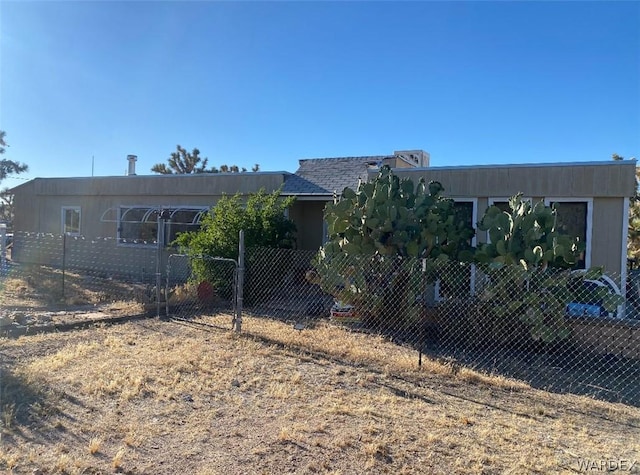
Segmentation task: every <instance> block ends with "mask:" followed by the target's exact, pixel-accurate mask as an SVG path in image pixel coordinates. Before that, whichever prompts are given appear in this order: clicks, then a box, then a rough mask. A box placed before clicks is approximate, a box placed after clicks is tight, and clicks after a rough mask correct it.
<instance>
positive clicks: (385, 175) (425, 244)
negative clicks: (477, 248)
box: [316, 166, 474, 326]
mask: <svg viewBox="0 0 640 475" xmlns="http://www.w3.org/2000/svg"><path fill="white" fill-rule="evenodd" d="M443 190H444V188H443V186H442V185H441V184H440V183H438V182H431V183H429V184H427V183H425V181H424V180H420V181H419V182H418V184H417V185H416V184H414V182H413V181H412V180H410V179H402V180H401V179H400V178H399V177H398V176H396V175H395V174H394V173H393V172H392V171H391V169H390V168H389V167H388V166H387V167H383V168H382V169H381V170H380V172H379V174H378V176H377V178H376V179H375V180H374V181H372V182H361V183H360V184H359V185H358V187H357V189H356V190H352V189H350V188H345V189H344V191H343V192H342V194H341V195H340V196H336V197H335V199H334V202H333V203H330V204H328V205H327V206H326V208H325V219H326V221H327V225H328V233H329V241H328V242H327V243H326V244H325V245H324V246H323V247H322V249H321V250H320V252H319V255H318V258H317V260H316V270H317V271H318V274H319V275H320V277H321V286H322V287H323V289H324V290H325V291H326V292H329V293H331V294H332V295H334V297H335V298H336V299H337V300H340V301H341V302H344V303H349V304H351V305H355V306H357V307H358V308H359V309H360V311H361V312H362V313H365V314H367V315H368V316H369V317H371V318H372V319H374V320H376V322H375V323H376V324H378V325H382V324H383V323H385V324H389V325H395V326H398V325H400V326H401V325H403V324H405V323H406V322H407V321H408V320H411V319H412V318H414V317H415V315H414V314H415V309H414V308H413V307H412V306H413V304H414V303H415V301H416V296H417V295H418V294H419V293H421V292H424V290H423V287H421V286H420V282H419V281H420V279H422V274H421V273H420V270H419V268H418V269H416V267H418V266H419V265H420V262H419V260H418V258H423V259H426V260H427V261H429V262H430V265H429V268H430V269H433V268H434V266H435V264H434V263H436V262H445V261H450V260H466V261H470V260H472V258H473V253H472V249H471V247H470V245H469V243H470V241H471V237H472V236H473V234H474V231H473V229H471V228H469V227H467V226H465V225H464V223H461V222H459V221H458V220H456V219H455V213H454V203H453V201H452V200H450V199H447V198H444V197H443V196H442V192H443ZM385 312H386V313H385ZM383 314H385V315H384V318H383Z"/></svg>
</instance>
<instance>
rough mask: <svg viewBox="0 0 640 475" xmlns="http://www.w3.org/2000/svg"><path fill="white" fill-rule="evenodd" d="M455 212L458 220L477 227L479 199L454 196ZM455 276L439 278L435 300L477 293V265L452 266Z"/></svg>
mask: <svg viewBox="0 0 640 475" xmlns="http://www.w3.org/2000/svg"><path fill="white" fill-rule="evenodd" d="M453 201H454V204H453V205H454V213H455V218H456V222H463V223H465V224H466V225H467V226H469V228H471V229H474V230H475V229H476V223H477V221H478V200H477V199H476V198H467V199H465V198H453ZM469 245H470V246H475V245H476V236H475V235H474V236H473V237H472V238H471V239H470V240H469ZM449 270H450V271H451V272H453V273H452V274H451V276H454V275H455V277H453V278H450V279H447V278H443V279H439V280H438V281H436V283H435V300H436V302H439V301H442V300H443V299H445V298H454V297H455V296H459V295H463V294H466V295H467V296H472V295H475V290H476V267H475V265H473V264H472V265H463V266H460V267H454V266H452V267H451V268H450V269H449Z"/></svg>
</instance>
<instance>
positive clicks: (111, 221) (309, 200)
mask: <svg viewBox="0 0 640 475" xmlns="http://www.w3.org/2000/svg"><path fill="white" fill-rule="evenodd" d="M133 158H135V157H133ZM429 160H430V157H429V154H428V153H426V152H423V151H421V150H409V151H398V152H394V153H393V154H392V155H380V156H366V157H339V158H316V159H303V160H300V162H299V168H298V170H297V171H296V172H295V173H290V172H284V171H278V172H249V173H218V174H193V175H146V176H141V175H136V174H135V169H134V168H133V167H132V166H131V165H132V163H134V160H133V159H132V158H131V157H129V164H130V168H129V174H128V175H126V176H119V177H83V178H36V179H34V180H31V181H29V182H27V183H24V184H22V185H20V186H17V187H15V188H14V189H13V192H14V195H15V198H14V203H15V219H14V230H15V232H16V242H15V243H14V251H13V252H14V258H15V259H16V260H19V259H21V258H23V259H25V260H27V261H33V260H37V261H38V262H42V263H51V264H55V262H56V259H58V258H57V257H55V256H54V257H51V256H49V257H47V253H46V252H45V251H43V250H39V251H37V253H38V256H39V257H37V259H36V258H35V257H34V255H33V252H35V250H31V254H30V257H29V258H28V259H27V256H28V254H29V252H30V250H29V249H27V246H21V245H20V243H19V242H18V235H19V233H32V234H33V233H36V234H43V233H44V234H51V235H58V236H60V235H67V236H70V237H76V238H77V237H82V238H83V239H92V240H95V239H98V238H102V239H106V240H108V246H110V249H117V254H113V253H111V255H113V256H116V255H117V258H115V257H114V258H111V259H109V265H111V266H114V267H115V266H116V263H115V262H114V259H115V261H117V262H118V263H120V264H122V263H127V264H128V265H131V266H132V267H135V266H140V265H142V266H146V267H147V268H148V267H149V266H151V265H152V264H151V262H152V261H153V259H154V258H155V255H156V254H155V250H156V249H157V248H158V245H157V239H156V238H157V236H158V228H157V222H158V216H159V215H160V214H162V213H164V215H163V216H164V217H166V218H168V219H169V220H168V223H169V225H168V227H167V229H166V230H165V233H166V234H167V235H166V236H164V238H161V239H164V242H170V241H171V239H172V238H173V236H175V234H176V233H177V232H180V231H184V230H188V229H195V226H196V225H197V223H198V221H199V218H200V216H201V215H202V213H204V212H206V210H208V209H209V208H210V207H211V206H212V205H213V204H215V202H216V201H217V200H218V199H219V198H220V197H221V196H222V195H223V194H235V193H241V194H247V193H250V192H255V191H257V190H259V189H261V188H262V189H264V190H265V191H267V192H271V191H273V190H277V189H279V188H281V189H282V194H283V195H286V196H295V197H296V202H295V203H294V205H293V206H292V208H291V209H290V212H289V213H290V214H289V216H290V217H291V218H292V220H293V221H294V222H295V223H296V225H297V228H298V234H297V245H298V247H299V248H300V249H317V248H318V247H319V246H320V245H321V244H322V243H323V240H324V239H325V236H326V227H325V224H324V220H323V209H324V206H325V204H326V203H327V202H328V201H330V200H332V199H333V197H334V194H335V193H338V194H339V193H341V192H342V190H343V189H344V188H345V187H347V186H348V187H352V188H355V187H357V185H358V181H359V180H365V181H366V180H368V179H371V178H373V177H375V175H376V173H377V171H378V169H379V167H380V166H382V165H384V164H388V165H390V166H391V167H392V168H394V170H395V172H396V173H397V174H398V175H399V176H401V177H407V178H411V179H413V180H414V181H416V182H417V180H418V179H419V178H421V177H423V178H425V179H426V180H427V181H430V180H437V181H439V182H441V183H442V184H443V186H444V188H445V195H447V196H449V197H451V198H452V199H454V201H455V202H456V204H457V206H459V207H460V208H462V209H464V210H465V214H466V215H467V216H468V220H469V224H470V225H473V226H475V224H476V223H477V221H478V220H479V219H480V217H481V216H482V215H483V213H484V211H485V210H486V209H487V207H488V206H490V205H491V204H497V205H499V206H506V201H507V199H508V198H509V197H510V196H512V195H514V194H516V193H523V195H524V197H526V198H530V199H532V200H533V201H538V200H544V201H545V202H546V203H556V204H557V207H558V210H559V211H558V213H559V219H560V221H561V223H562V224H563V225H564V226H565V227H566V228H567V230H568V231H569V232H571V233H573V234H576V235H578V236H580V237H581V238H582V239H584V240H585V241H586V245H587V250H586V253H585V257H584V265H585V266H587V267H588V266H591V265H603V266H605V268H606V269H607V270H608V271H610V272H612V273H613V274H616V275H620V276H621V279H620V280H619V281H618V284H620V285H621V286H622V289H623V291H624V282H625V278H626V277H625V276H626V245H627V226H628V209H629V199H630V197H632V196H633V195H634V193H635V187H636V183H635V168H636V162H635V160H624V161H613V160H608V161H602V162H582V163H550V164H517V165H491V166H489V165H482V166H455V167H431V166H430V164H429ZM486 239H487V236H486V234H485V233H482V232H478V233H477V235H476V238H475V240H476V243H480V242H485V241H486ZM104 245H105V246H107V244H104ZM142 250H146V251H145V252H142V253H141V251H142ZM143 255H148V256H150V257H148V258H143V257H141V256H143ZM140 259H144V262H143V263H141V262H140ZM105 265H106V264H105Z"/></svg>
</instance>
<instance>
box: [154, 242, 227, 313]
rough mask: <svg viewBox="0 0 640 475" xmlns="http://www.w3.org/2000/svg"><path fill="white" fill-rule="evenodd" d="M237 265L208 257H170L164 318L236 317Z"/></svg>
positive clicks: (182, 255) (179, 255)
mask: <svg viewBox="0 0 640 475" xmlns="http://www.w3.org/2000/svg"><path fill="white" fill-rule="evenodd" d="M237 270H238V264H237V263H236V261H235V260H233V259H225V258H221V257H208V256H187V255H184V254H174V255H171V256H169V259H168V263H167V272H166V274H167V277H166V282H167V284H166V288H165V293H164V295H165V296H166V298H165V316H166V317H170V318H190V317H195V316H203V315H219V314H221V313H223V314H228V315H230V316H231V317H232V318H234V317H235V313H236V291H237V287H236V278H237Z"/></svg>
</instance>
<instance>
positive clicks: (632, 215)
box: [611, 153, 640, 266]
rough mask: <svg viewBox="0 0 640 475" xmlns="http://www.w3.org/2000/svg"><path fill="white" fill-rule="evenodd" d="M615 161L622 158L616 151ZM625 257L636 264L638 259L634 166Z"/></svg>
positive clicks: (639, 172) (639, 177)
mask: <svg viewBox="0 0 640 475" xmlns="http://www.w3.org/2000/svg"><path fill="white" fill-rule="evenodd" d="M611 158H612V159H613V160H615V161H620V160H624V157H621V156H620V155H618V154H617V153H614V154H612V155H611ZM627 258H628V259H630V260H631V262H634V263H635V265H636V266H637V265H638V261H639V260H640V169H638V168H637V167H636V191H635V193H634V195H633V196H632V197H631V199H630V200H629V227H628V233H627Z"/></svg>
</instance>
